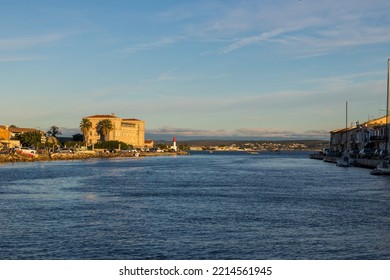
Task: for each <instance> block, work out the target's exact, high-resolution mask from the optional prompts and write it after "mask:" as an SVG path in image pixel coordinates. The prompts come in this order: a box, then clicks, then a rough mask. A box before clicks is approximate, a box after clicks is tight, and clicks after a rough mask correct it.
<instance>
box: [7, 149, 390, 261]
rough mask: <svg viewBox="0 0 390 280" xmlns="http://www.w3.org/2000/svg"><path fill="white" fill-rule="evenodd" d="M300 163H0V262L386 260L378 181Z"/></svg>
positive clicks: (388, 211)
mask: <svg viewBox="0 0 390 280" xmlns="http://www.w3.org/2000/svg"><path fill="white" fill-rule="evenodd" d="M369 172H370V171H369V170H366V169H359V168H338V167H336V166H335V165H333V164H327V163H323V162H322V161H317V160H310V159H308V156H307V154H306V153H280V154H278V153H263V154H258V155H249V154H244V153H214V154H207V153H198V154H193V155H191V156H181V157H148V158H123V159H122V158H117V159H95V160H84V161H53V162H34V163H17V164H5V165H0V259H390V177H381V176H372V175H370V174H369Z"/></svg>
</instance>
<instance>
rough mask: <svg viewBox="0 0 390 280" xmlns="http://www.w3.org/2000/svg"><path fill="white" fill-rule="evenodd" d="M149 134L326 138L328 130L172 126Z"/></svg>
mask: <svg viewBox="0 0 390 280" xmlns="http://www.w3.org/2000/svg"><path fill="white" fill-rule="evenodd" d="M147 133H148V134H149V135H155V136H158V135H160V136H168V135H175V136H178V137H186V138H190V139H191V138H193V139H196V138H200V137H201V138H213V137H215V138H236V139H240V138H245V139H248V138H252V139H262V138H264V139H266V138H275V139H276V138H277V139H291V138H294V139H327V138H328V137H329V132H328V131H326V130H309V131H303V132H294V131H287V130H278V129H269V128H240V129H234V130H224V129H217V130H204V129H191V128H173V127H163V128H157V129H148V130H147Z"/></svg>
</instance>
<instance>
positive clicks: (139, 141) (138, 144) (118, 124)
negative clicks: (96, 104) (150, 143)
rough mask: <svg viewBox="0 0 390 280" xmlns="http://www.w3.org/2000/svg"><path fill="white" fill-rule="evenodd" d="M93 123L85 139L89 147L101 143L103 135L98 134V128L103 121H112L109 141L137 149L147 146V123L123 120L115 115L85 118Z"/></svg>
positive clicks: (136, 120)
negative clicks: (122, 143)
mask: <svg viewBox="0 0 390 280" xmlns="http://www.w3.org/2000/svg"><path fill="white" fill-rule="evenodd" d="M84 119H87V120H89V121H90V122H91V124H92V128H91V129H90V130H89V132H88V135H85V139H86V140H87V141H88V145H93V144H96V143H98V142H100V141H101V135H99V133H98V132H97V129H96V126H97V124H98V123H99V122H100V121H102V120H110V121H111V124H112V130H111V131H110V132H109V135H108V136H107V139H106V140H107V141H120V142H124V143H126V144H128V145H132V146H133V147H135V148H144V146H145V122H144V121H141V120H138V119H122V118H119V117H117V116H115V115H114V114H111V115H94V116H89V117H85V118H84Z"/></svg>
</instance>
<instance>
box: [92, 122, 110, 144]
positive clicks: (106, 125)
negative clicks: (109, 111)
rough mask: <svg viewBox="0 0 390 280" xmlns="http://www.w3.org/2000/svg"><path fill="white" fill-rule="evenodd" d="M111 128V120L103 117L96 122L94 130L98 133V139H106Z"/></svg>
mask: <svg viewBox="0 0 390 280" xmlns="http://www.w3.org/2000/svg"><path fill="white" fill-rule="evenodd" d="M112 129H113V125H112V122H111V121H110V120H109V119H104V120H101V121H99V122H98V123H97V124H96V131H97V133H98V134H99V135H100V140H103V141H107V140H108V135H109V134H110V131H111V130H112Z"/></svg>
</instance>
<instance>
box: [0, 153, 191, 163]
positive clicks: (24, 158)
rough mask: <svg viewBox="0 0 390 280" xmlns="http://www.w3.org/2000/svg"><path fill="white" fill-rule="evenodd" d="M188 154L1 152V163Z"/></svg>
mask: <svg viewBox="0 0 390 280" xmlns="http://www.w3.org/2000/svg"><path fill="white" fill-rule="evenodd" d="M181 155H188V153H187V152H164V153H153V152H146V153H139V155H138V156H137V155H135V154H133V153H104V152H95V153H94V152H76V153H67V154H61V153H55V154H51V155H49V154H38V156H29V155H20V154H0V164H6V163H19V162H36V161H38V162H39V161H57V160H83V159H94V158H96V159H99V158H130V157H131V158H136V157H151V156H181Z"/></svg>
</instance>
